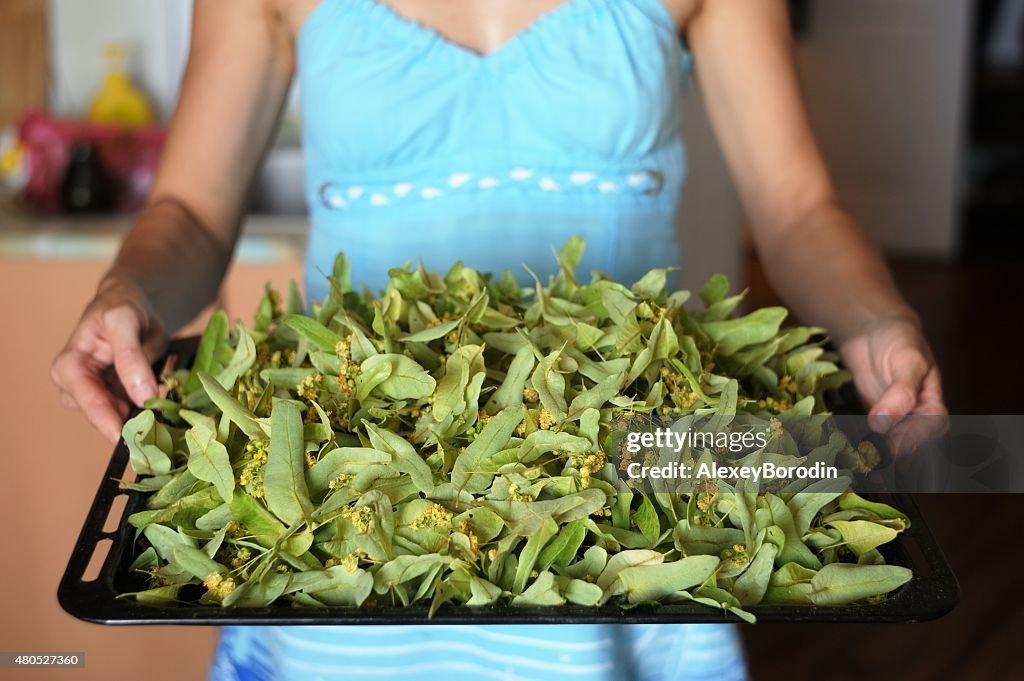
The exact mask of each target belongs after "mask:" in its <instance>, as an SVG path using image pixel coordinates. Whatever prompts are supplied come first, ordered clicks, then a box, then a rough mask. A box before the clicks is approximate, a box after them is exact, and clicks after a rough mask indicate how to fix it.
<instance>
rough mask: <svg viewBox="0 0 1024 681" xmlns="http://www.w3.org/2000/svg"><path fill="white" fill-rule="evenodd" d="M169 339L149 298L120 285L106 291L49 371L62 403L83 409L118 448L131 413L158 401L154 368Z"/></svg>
mask: <svg viewBox="0 0 1024 681" xmlns="http://www.w3.org/2000/svg"><path fill="white" fill-rule="evenodd" d="M166 346H167V335H166V333H165V331H164V329H163V327H162V325H161V324H160V322H159V321H158V320H157V319H156V318H155V316H154V315H153V313H152V311H151V310H150V308H149V305H148V304H147V303H146V301H145V298H144V297H143V296H142V295H141V294H139V293H137V292H134V291H132V290H131V289H130V288H129V287H126V286H124V285H120V284H111V285H106V286H103V285H101V287H100V290H99V291H98V292H97V294H96V297H95V298H93V300H92V302H90V303H89V305H88V306H87V307H86V308H85V312H84V313H83V314H82V318H81V319H80V320H79V322H78V324H77V326H76V327H75V329H74V331H73V332H72V334H71V338H70V339H68V342H67V344H66V345H65V346H64V348H63V349H62V350H61V351H60V353H59V354H58V355H57V357H56V359H54V361H53V365H52V366H51V368H50V379H51V380H52V381H53V383H54V384H55V385H56V386H57V389H58V391H59V395H60V402H61V404H62V405H64V406H65V407H67V408H69V409H79V410H81V411H82V413H83V414H85V416H86V418H87V419H88V420H89V422H90V423H91V424H92V425H93V426H94V427H95V428H96V429H97V430H98V431H99V432H100V433H101V434H102V435H103V436H104V437H105V438H107V439H108V440H110V441H111V442H112V443H116V442H117V441H118V439H119V438H120V437H121V428H122V425H123V424H124V421H125V419H127V418H128V412H129V410H130V409H131V405H130V404H129V400H130V401H131V402H133V403H135V404H136V405H137V406H140V407H141V406H142V403H143V402H145V401H146V400H147V399H149V398H151V397H156V396H157V381H156V376H155V375H154V373H153V369H152V367H151V363H152V362H153V360H154V359H156V357H158V356H159V355H160V353H162V352H163V351H164V349H165V348H166Z"/></svg>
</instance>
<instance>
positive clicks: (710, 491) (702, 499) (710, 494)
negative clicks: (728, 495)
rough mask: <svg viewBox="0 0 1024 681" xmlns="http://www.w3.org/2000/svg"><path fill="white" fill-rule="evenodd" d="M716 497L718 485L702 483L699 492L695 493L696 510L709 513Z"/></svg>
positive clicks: (709, 482)
mask: <svg viewBox="0 0 1024 681" xmlns="http://www.w3.org/2000/svg"><path fill="white" fill-rule="evenodd" d="M716 496H718V485H716V484H715V483H713V482H711V481H706V482H704V483H703V484H702V485H701V491H700V492H698V493H697V508H698V509H700V511H701V512H703V513H709V512H711V510H712V509H713V508H714V505H715V497H716Z"/></svg>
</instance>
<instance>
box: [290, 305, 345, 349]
mask: <svg viewBox="0 0 1024 681" xmlns="http://www.w3.org/2000/svg"><path fill="white" fill-rule="evenodd" d="M284 323H285V324H286V325H287V326H289V327H291V328H292V329H295V331H297V332H298V333H299V334H300V335H301V336H302V337H303V338H305V339H306V340H308V341H309V342H310V343H312V344H313V347H315V348H316V349H318V350H321V351H322V352H330V353H332V354H333V353H334V351H335V348H337V347H338V343H340V342H341V340H342V338H341V336H339V335H338V334H336V333H334V332H333V331H331V330H330V329H328V328H327V327H326V326H324V325H323V324H321V323H320V322H318V321H316V320H315V319H311V318H310V317H306V316H304V315H296V314H289V315H285V316H284Z"/></svg>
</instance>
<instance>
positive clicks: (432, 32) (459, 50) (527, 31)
mask: <svg viewBox="0 0 1024 681" xmlns="http://www.w3.org/2000/svg"><path fill="white" fill-rule="evenodd" d="M591 1H592V0H565V1H564V2H562V3H561V4H560V5H558V6H557V7H553V8H551V9H549V10H548V11H546V12H544V13H542V14H540V15H539V16H537V17H536V18H535V19H533V20H532V21H530V23H528V24H527V25H526V26H524V27H523V28H522V29H520V30H518V31H516V32H515V33H514V34H513V35H512V36H511V37H510V38H508V39H507V40H506V41H505V42H503V43H502V44H501V45H499V46H498V47H496V48H495V49H493V50H491V51H490V52H478V51H476V50H474V49H473V48H471V47H467V46H466V45H463V44H462V43H460V42H457V41H455V40H452V39H451V38H449V37H448V36H447V35H445V34H444V33H441V31H439V30H438V29H436V28H434V27H432V26H428V25H427V24H424V23H423V22H421V21H419V20H417V19H413V18H411V17H407V16H405V15H404V14H402V13H401V12H399V11H398V10H397V9H395V8H394V7H392V6H391V5H390V4H388V3H386V2H383V0H363V2H365V3H367V4H368V5H370V6H372V7H374V8H377V9H378V11H379V12H380V13H381V14H382V15H383V16H384V17H387V18H388V20H389V21H391V22H393V23H395V24H396V25H399V26H402V27H404V28H406V29H408V30H411V31H414V32H416V33H417V34H418V35H421V36H423V37H424V38H427V39H429V40H431V41H433V42H435V43H437V44H439V45H441V47H442V48H443V49H446V50H448V51H450V52H452V53H454V54H457V55H460V56H462V57H464V58H466V59H468V60H470V61H473V62H476V63H478V64H485V63H491V62H495V61H498V60H500V59H502V58H503V57H504V56H505V55H506V54H509V53H511V52H514V51H515V49H516V47H518V46H519V45H521V43H522V41H523V40H524V39H527V38H529V37H530V36H531V35H535V34H536V33H537V32H538V30H539V29H541V28H543V27H544V26H545V25H546V24H548V23H550V22H551V21H554V20H557V19H558V18H560V17H561V16H562V15H565V14H569V13H571V12H573V11H576V10H577V9H579V8H580V7H582V6H583V5H584V4H586V3H588V2H591Z"/></svg>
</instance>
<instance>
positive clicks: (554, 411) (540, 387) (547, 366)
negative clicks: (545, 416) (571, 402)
mask: <svg viewBox="0 0 1024 681" xmlns="http://www.w3.org/2000/svg"><path fill="white" fill-rule="evenodd" d="M561 354H562V353H561V351H558V350H556V351H555V352H552V353H551V354H549V355H547V356H546V357H544V358H543V359H542V360H540V362H538V363H537V368H536V369H534V370H533V374H532V375H531V377H530V382H531V383H532V384H533V389H534V390H536V391H537V393H538V394H539V395H540V401H541V404H543V405H544V406H545V407H546V408H547V410H548V411H550V412H551V415H552V416H553V417H554V418H555V420H556V421H561V420H563V419H565V417H566V410H567V409H568V404H567V403H566V401H565V378H564V377H563V376H562V374H561V373H559V371H558V368H557V365H558V360H559V358H560V357H561Z"/></svg>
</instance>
